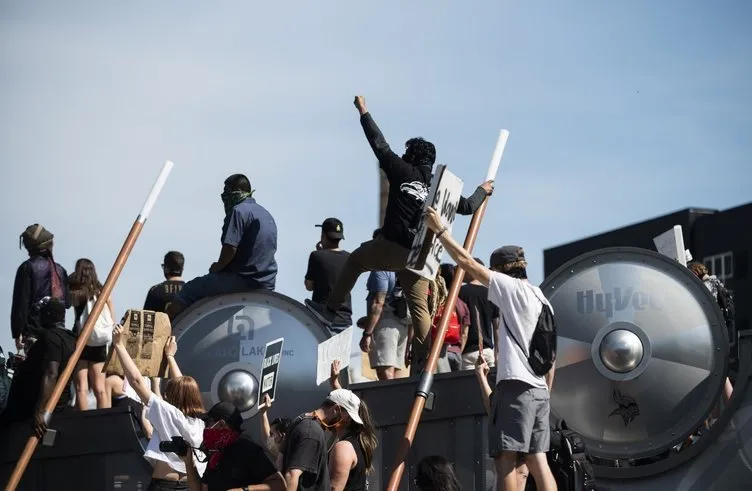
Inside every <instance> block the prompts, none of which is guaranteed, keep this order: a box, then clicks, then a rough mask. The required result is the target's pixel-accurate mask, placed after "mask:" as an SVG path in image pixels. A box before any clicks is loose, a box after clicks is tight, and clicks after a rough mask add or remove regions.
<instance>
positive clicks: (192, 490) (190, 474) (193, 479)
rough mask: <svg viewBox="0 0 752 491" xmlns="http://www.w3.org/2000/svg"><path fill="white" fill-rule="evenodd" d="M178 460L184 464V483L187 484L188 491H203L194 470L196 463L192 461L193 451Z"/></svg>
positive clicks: (196, 470) (199, 478)
mask: <svg viewBox="0 0 752 491" xmlns="http://www.w3.org/2000/svg"><path fill="white" fill-rule="evenodd" d="M180 459H181V460H182V461H183V463H184V464H185V474H186V481H187V482H188V490H189V491H203V488H204V485H203V484H202V483H201V477H200V476H199V474H198V469H196V463H195V461H194V460H193V451H192V450H189V451H188V452H187V453H186V454H185V455H184V456H181V457H180Z"/></svg>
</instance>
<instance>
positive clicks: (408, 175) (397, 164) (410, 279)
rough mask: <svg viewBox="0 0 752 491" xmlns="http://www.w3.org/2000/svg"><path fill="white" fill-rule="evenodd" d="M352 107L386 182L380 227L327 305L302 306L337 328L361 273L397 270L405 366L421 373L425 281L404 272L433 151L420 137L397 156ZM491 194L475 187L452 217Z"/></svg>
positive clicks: (361, 106)
mask: <svg viewBox="0 0 752 491" xmlns="http://www.w3.org/2000/svg"><path fill="white" fill-rule="evenodd" d="M354 104H355V107H356V109H357V110H358V113H359V114H360V124H361V126H362V127H363V131H364V132H365V135H366V139H367V140H368V143H369V144H370V145H371V149H372V150H373V152H374V154H375V155H376V158H377V159H378V160H379V167H380V168H381V169H382V170H383V171H384V173H385V174H386V176H387V179H388V180H389V197H388V201H387V205H386V213H385V215H384V224H383V227H382V229H381V235H380V236H379V237H377V238H376V239H374V240H370V241H368V242H364V243H363V244H361V246H360V247H358V248H357V249H355V250H354V251H353V252H352V253H351V254H350V256H349V257H348V259H347V262H346V263H345V267H344V268H343V269H342V273H341V274H340V276H339V278H338V279H337V284H336V285H335V287H334V288H333V289H332V291H331V293H330V294H329V298H328V299H327V302H326V304H325V305H324V304H319V303H315V302H312V301H309V300H306V305H307V306H308V307H309V308H310V309H311V311H312V312H313V313H314V314H315V315H316V316H317V317H318V318H319V320H320V321H321V322H323V323H324V324H325V325H328V326H332V327H337V314H336V312H337V310H338V309H339V308H340V306H341V305H342V303H343V302H344V301H345V298H346V297H347V295H348V294H349V293H350V292H351V291H352V289H353V287H354V286H355V283H356V282H357V281H358V277H359V276H360V275H361V274H362V273H364V272H366V271H394V272H396V273H397V277H398V279H399V281H400V284H401V285H402V288H403V289H404V292H405V297H406V299H407V303H408V305H409V308H410V314H411V316H412V324H413V329H414V332H415V336H414V338H413V343H412V356H413V359H412V363H411V366H410V371H411V373H413V374H414V373H418V372H420V371H422V370H423V368H424V367H425V363H426V361H427V359H428V343H427V337H428V334H429V331H430V329H431V316H430V312H429V310H428V284H429V281H428V280H427V279H425V278H423V277H421V276H420V275H418V274H417V273H414V272H412V271H410V270H408V269H407V268H406V266H407V258H408V255H409V253H410V248H411V247H412V245H413V240H414V239H415V234H416V233H417V230H418V228H419V227H420V224H421V220H422V212H423V205H424V204H425V201H426V198H427V197H428V191H429V188H430V186H431V179H432V174H431V172H432V167H433V165H434V163H435V162H436V147H435V146H434V145H433V143H431V142H429V141H426V140H424V139H423V138H411V139H409V140H408V141H407V142H406V143H405V153H404V154H403V155H402V156H401V157H400V156H398V155H397V154H396V153H394V151H392V149H391V147H390V146H389V144H388V143H387V142H386V139H385V138H384V135H383V134H382V133H381V130H380V129H379V127H378V126H377V125H376V122H375V121H374V120H373V117H372V116H371V114H370V113H369V112H368V108H367V107H366V101H365V98H364V97H363V96H356V97H355V101H354ZM492 191H493V182H492V181H488V182H484V183H483V184H481V185H480V186H478V188H477V189H476V190H475V192H474V193H473V194H472V195H471V196H470V197H469V198H464V197H460V201H459V203H458V206H457V213H458V214H460V215H472V214H473V213H475V210H477V209H478V207H479V206H480V205H481V203H482V202H483V200H484V199H485V197H486V196H488V195H489V194H491V192H492Z"/></svg>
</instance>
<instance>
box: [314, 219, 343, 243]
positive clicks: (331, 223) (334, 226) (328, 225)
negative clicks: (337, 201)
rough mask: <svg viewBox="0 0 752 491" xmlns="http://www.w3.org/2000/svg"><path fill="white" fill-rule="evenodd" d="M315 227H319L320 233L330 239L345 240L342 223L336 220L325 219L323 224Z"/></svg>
mask: <svg viewBox="0 0 752 491" xmlns="http://www.w3.org/2000/svg"><path fill="white" fill-rule="evenodd" d="M316 226H317V227H321V230H322V232H324V233H325V234H326V236H327V237H329V238H330V239H340V240H342V239H344V238H345V236H344V230H345V228H344V227H343V226H342V222H341V221H340V220H339V219H338V218H333V217H332V218H327V219H326V220H324V223H322V224H321V225H316Z"/></svg>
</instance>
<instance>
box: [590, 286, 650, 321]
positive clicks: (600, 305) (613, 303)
mask: <svg viewBox="0 0 752 491" xmlns="http://www.w3.org/2000/svg"><path fill="white" fill-rule="evenodd" d="M630 306H631V307H632V308H633V309H634V310H636V311H640V310H645V309H649V308H650V309H658V310H660V309H661V298H660V297H659V296H658V295H655V294H650V293H646V292H636V291H634V290H633V289H632V287H629V288H614V291H613V292H603V293H595V292H594V291H593V290H585V291H579V292H577V312H579V313H580V314H582V315H585V314H592V313H593V312H601V313H603V314H605V315H606V318H607V319H610V318H611V317H613V315H614V312H620V311H622V310H625V309H626V308H628V307H630Z"/></svg>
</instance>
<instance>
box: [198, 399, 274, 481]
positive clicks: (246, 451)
mask: <svg viewBox="0 0 752 491" xmlns="http://www.w3.org/2000/svg"><path fill="white" fill-rule="evenodd" d="M206 419H207V421H206V428H205V429H204V442H203V444H202V445H201V448H202V450H203V451H204V453H205V454H206V455H207V457H208V458H209V461H208V463H207V466H206V471H204V476H203V479H202V478H199V477H198V473H197V472H196V471H195V464H194V460H193V459H195V456H194V455H193V452H188V455H186V456H185V457H183V460H184V461H186V469H187V470H188V486H189V487H190V489H200V488H201V485H200V482H199V481H203V484H205V485H206V489H207V490H208V491H226V490H250V491H261V490H271V491H282V490H284V489H285V480H284V479H283V478H282V474H280V473H279V472H277V469H276V468H275V467H274V464H273V463H272V461H271V460H270V459H269V457H268V456H267V454H266V452H264V449H263V448H261V447H260V446H259V445H258V444H256V443H255V442H254V441H253V439H252V438H251V435H249V434H247V433H246V432H245V431H243V428H242V424H243V417H242V416H241V415H240V411H239V410H238V408H236V407H235V406H233V405H232V404H230V403H229V402H220V403H217V404H215V405H214V406H212V408H211V409H210V410H209V413H208V414H207V418H206Z"/></svg>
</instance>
